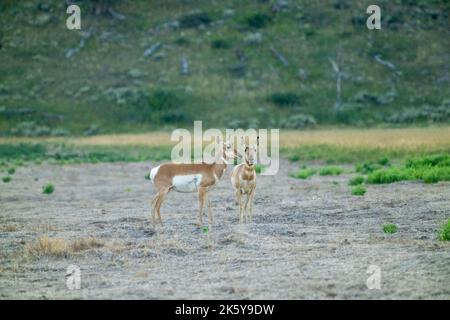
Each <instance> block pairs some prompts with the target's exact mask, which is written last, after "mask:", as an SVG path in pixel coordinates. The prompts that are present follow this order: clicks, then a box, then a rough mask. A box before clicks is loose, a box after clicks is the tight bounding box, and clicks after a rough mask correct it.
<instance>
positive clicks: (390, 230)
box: [383, 223, 397, 234]
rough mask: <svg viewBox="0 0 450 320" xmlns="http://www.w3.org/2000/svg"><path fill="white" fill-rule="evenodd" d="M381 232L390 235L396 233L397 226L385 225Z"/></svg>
mask: <svg viewBox="0 0 450 320" xmlns="http://www.w3.org/2000/svg"><path fill="white" fill-rule="evenodd" d="M383 232H384V233H388V234H392V233H396V232H397V226H396V225H395V224H393V223H385V224H384V225H383Z"/></svg>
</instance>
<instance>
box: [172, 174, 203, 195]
mask: <svg viewBox="0 0 450 320" xmlns="http://www.w3.org/2000/svg"><path fill="white" fill-rule="evenodd" d="M201 182H202V175H201V174H190V175H183V176H174V177H173V179H172V186H173V190H175V191H178V192H196V191H197V190H198V186H199V185H200V183H201Z"/></svg>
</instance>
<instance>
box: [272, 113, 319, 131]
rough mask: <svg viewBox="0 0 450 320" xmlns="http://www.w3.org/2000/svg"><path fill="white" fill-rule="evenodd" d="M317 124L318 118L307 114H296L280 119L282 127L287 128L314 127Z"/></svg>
mask: <svg viewBox="0 0 450 320" xmlns="http://www.w3.org/2000/svg"><path fill="white" fill-rule="evenodd" d="M316 124H317V122H316V119H315V118H314V117H313V116H311V115H307V114H296V115H293V116H291V117H289V118H287V119H284V120H282V121H280V127H281V128H285V129H306V128H313V127H315V126H316Z"/></svg>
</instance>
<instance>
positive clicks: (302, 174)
mask: <svg viewBox="0 0 450 320" xmlns="http://www.w3.org/2000/svg"><path fill="white" fill-rule="evenodd" d="M315 173H316V170H314V169H309V168H305V169H300V170H298V171H297V172H294V173H291V174H290V176H291V177H293V178H296V179H308V178H309V177H311V176H313V175H314V174H315Z"/></svg>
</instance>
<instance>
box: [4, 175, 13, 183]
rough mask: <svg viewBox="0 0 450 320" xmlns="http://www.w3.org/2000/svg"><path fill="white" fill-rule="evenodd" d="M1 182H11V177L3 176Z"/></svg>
mask: <svg viewBox="0 0 450 320" xmlns="http://www.w3.org/2000/svg"><path fill="white" fill-rule="evenodd" d="M2 181H3V182H4V183H8V182H10V181H11V177H10V176H4V177H2Z"/></svg>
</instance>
